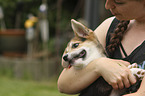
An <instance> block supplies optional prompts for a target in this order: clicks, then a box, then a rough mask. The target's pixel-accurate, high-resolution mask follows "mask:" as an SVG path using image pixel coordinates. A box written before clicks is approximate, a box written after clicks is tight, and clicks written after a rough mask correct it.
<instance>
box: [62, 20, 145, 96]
mask: <svg viewBox="0 0 145 96" xmlns="http://www.w3.org/2000/svg"><path fill="white" fill-rule="evenodd" d="M71 24H72V29H73V31H74V34H75V37H74V38H73V39H71V41H70V42H69V43H68V45H67V47H66V49H65V51H64V54H63V56H62V66H63V67H64V68H70V67H72V66H73V67H74V68H75V69H76V70H81V69H82V68H84V67H85V66H87V65H88V64H89V63H90V62H91V61H93V60H94V59H97V58H99V57H106V54H105V51H104V49H103V47H102V45H101V44H100V43H99V41H98V39H97V37H96V35H95V34H94V32H93V31H92V30H91V29H89V28H87V27H86V26H84V25H83V24H81V23H80V22H77V21H75V20H74V19H72V20H71ZM129 68H130V70H131V72H132V74H134V75H136V76H137V77H138V78H140V79H142V78H143V77H144V74H145V70H143V69H139V68H137V64H132V65H130V66H129ZM102 81H103V79H100V80H98V81H97V82H96V83H95V84H96V85H95V87H94V88H92V89H91V88H90V89H91V90H96V91H97V90H100V89H101V90H102V89H103V88H101V87H104V85H106V86H107V88H108V89H109V91H108V90H106V89H107V88H106V87H104V89H103V91H102V92H99V91H97V92H98V93H94V94H96V95H94V94H93V95H91V94H92V93H91V92H92V91H91V92H89V91H87V92H86V91H85V93H83V95H80V96H120V95H121V94H124V92H125V91H126V90H113V88H112V87H111V86H110V85H109V84H107V83H105V80H104V81H103V85H102V86H101V85H98V82H99V83H100V82H102ZM97 85H98V86H99V87H97V88H96V86H97ZM93 86H94V85H93ZM95 88H96V89H95ZM99 88H100V89H99ZM90 89H89V90H90ZM87 90H88V89H87ZM93 92H94V91H93ZM105 92H106V94H107V95H106V94H105ZM107 92H108V93H107ZM86 94H87V95H86ZM103 94H104V95H103Z"/></svg>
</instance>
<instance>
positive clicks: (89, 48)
mask: <svg viewBox="0 0 145 96" xmlns="http://www.w3.org/2000/svg"><path fill="white" fill-rule="evenodd" d="M71 23H72V28H73V31H74V33H75V37H74V38H73V39H72V40H71V41H70V42H69V43H68V45H67V48H66V49H65V52H64V54H63V59H62V62H63V63H62V66H63V67H64V68H66V67H71V66H74V68H76V69H81V68H83V67H85V66H87V64H89V63H90V62H91V61H92V60H94V59H96V58H99V57H105V53H104V50H103V47H102V45H101V44H100V43H99V41H98V39H97V38H96V36H95V34H94V32H93V31H92V30H90V29H88V28H87V27H85V26H84V25H83V24H81V23H79V22H77V21H75V20H73V19H72V20H71Z"/></svg>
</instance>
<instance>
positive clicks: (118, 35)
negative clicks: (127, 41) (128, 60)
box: [107, 20, 130, 54]
mask: <svg viewBox="0 0 145 96" xmlns="http://www.w3.org/2000/svg"><path fill="white" fill-rule="evenodd" d="M129 22H130V21H124V20H123V21H120V23H119V24H118V25H117V27H116V29H115V30H114V32H113V33H112V34H111V39H110V43H109V45H108V46H107V49H108V51H109V52H110V53H111V54H113V52H114V51H115V49H116V47H118V46H119V45H120V43H121V41H122V39H123V36H124V34H125V32H126V30H127V27H128V24H129Z"/></svg>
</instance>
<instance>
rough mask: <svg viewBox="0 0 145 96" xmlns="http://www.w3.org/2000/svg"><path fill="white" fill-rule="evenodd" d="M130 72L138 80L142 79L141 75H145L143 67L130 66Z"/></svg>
mask: <svg viewBox="0 0 145 96" xmlns="http://www.w3.org/2000/svg"><path fill="white" fill-rule="evenodd" d="M130 70H131V72H132V74H133V75H134V76H135V77H136V78H137V79H138V80H142V79H143V77H144V76H145V70H144V69H140V68H131V69H130Z"/></svg>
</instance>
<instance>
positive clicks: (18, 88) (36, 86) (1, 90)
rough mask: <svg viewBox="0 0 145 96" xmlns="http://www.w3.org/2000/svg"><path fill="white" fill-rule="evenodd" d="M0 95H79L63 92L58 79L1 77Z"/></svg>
mask: <svg viewBox="0 0 145 96" xmlns="http://www.w3.org/2000/svg"><path fill="white" fill-rule="evenodd" d="M0 96H77V95H66V94H61V93H59V92H58V90H57V85H56V81H55V80H54V81H48V82H36V81H24V80H17V79H9V78H5V77H0Z"/></svg>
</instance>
